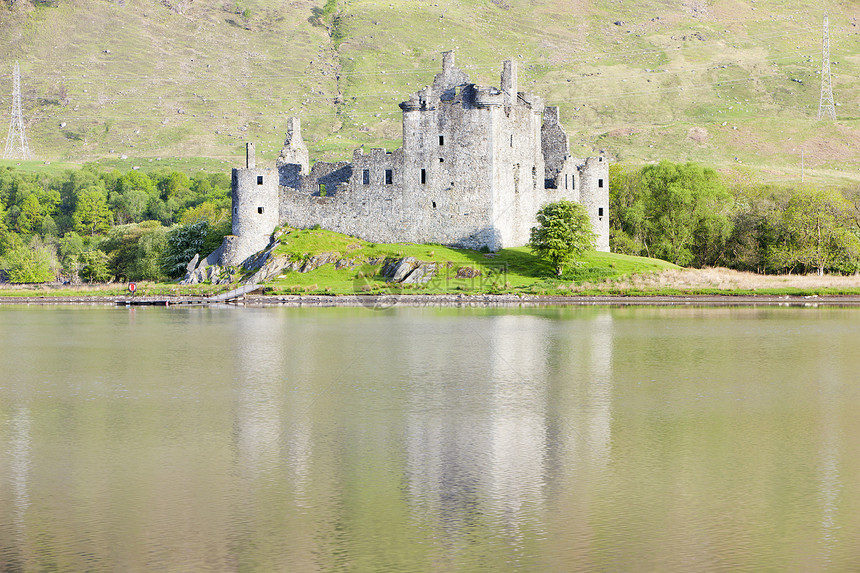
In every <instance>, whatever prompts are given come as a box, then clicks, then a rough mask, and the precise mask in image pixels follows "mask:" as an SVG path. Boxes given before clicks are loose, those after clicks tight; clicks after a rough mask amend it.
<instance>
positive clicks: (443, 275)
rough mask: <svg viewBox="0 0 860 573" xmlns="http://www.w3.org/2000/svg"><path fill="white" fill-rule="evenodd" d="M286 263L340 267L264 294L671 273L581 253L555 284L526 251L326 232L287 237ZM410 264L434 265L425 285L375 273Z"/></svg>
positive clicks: (483, 288)
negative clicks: (325, 257) (400, 262)
mask: <svg viewBox="0 0 860 573" xmlns="http://www.w3.org/2000/svg"><path fill="white" fill-rule="evenodd" d="M274 254H275V255H276V256H278V255H279V256H289V257H290V258H291V260H308V259H310V258H311V257H313V256H316V255H321V254H332V255H333V257H332V258H334V259H340V260H343V261H345V262H348V264H345V265H342V266H341V268H336V265H334V264H326V265H323V266H321V267H320V268H318V269H316V270H314V271H311V272H307V273H300V272H295V271H289V272H286V273H284V274H282V275H280V276H279V277H277V278H276V279H274V280H272V281H270V282H269V283H267V284H266V285H265V286H266V292H267V293H271V294H286V293H294V294H295V293H317V294H320V293H328V294H353V293H374V292H386V293H391V292H395V293H397V292H409V293H412V294H451V293H464V294H478V293H536V292H542V291H545V290H555V289H556V288H557V287H558V285H568V284H571V283H573V284H582V283H584V282H594V281H603V280H611V279H620V278H623V277H625V276H629V275H630V274H632V273H648V272H653V271H659V270H664V269H673V268H678V267H676V266H675V265H672V264H671V263H667V262H665V261H659V260H656V259H646V258H643V257H631V256H627V255H618V254H613V253H598V252H591V253H588V254H587V255H586V256H585V257H583V259H582V260H581V261H579V262H578V263H577V264H576V265H575V266H573V267H571V268H570V269H568V270H567V271H566V272H565V274H564V275H563V276H562V277H560V278H559V277H555V276H554V272H553V269H552V267H551V266H550V265H549V264H548V263H546V262H545V261H542V260H540V259H539V258H537V257H536V256H534V255H533V254H531V252H529V250H528V249H527V248H526V247H518V248H513V249H502V250H500V251H499V252H497V253H482V252H479V251H473V250H468V249H452V248H450V247H445V246H442V245H433V244H430V245H418V244H409V243H398V244H376V243H370V242H367V241H363V240H360V239H356V238H354V237H348V236H346V235H341V234H339V233H333V232H331V231H325V230H322V229H318V230H310V229H308V230H294V231H291V232H290V233H288V234H286V235H284V236H283V237H282V244H281V245H279V246H278V247H277V249H276V250H275V253H274ZM404 257H414V258H415V259H417V260H418V261H421V262H424V263H435V264H436V269H437V270H436V274H435V275H434V276H433V278H432V279H431V280H430V281H429V282H427V283H426V284H394V283H390V282H387V281H386V279H385V278H384V277H383V276H382V275H381V274H380V273H381V270H382V267H383V266H384V264H385V261H391V260H397V259H402V258H404Z"/></svg>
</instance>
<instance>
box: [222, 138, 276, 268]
mask: <svg viewBox="0 0 860 573" xmlns="http://www.w3.org/2000/svg"><path fill="white" fill-rule="evenodd" d="M232 200H233V211H232V217H233V235H234V236H235V237H236V238H235V239H234V240H233V241H231V243H232V244H231V247H230V253H229V254H228V253H224V254H223V255H222V262H223V264H227V265H238V264H241V263H243V262H244V261H245V260H246V259H247V258H248V257H250V256H251V255H253V254H255V253H257V252H258V251H261V250H262V249H265V248H266V247H267V246H268V244H269V239H270V237H271V235H272V231H273V230H274V229H275V227H277V226H278V223H279V222H280V202H279V200H278V172H277V170H275V169H274V168H266V167H263V168H258V167H256V161H255V157H254V144H253V143H248V147H247V159H246V161H245V167H244V168H236V169H233V181H232Z"/></svg>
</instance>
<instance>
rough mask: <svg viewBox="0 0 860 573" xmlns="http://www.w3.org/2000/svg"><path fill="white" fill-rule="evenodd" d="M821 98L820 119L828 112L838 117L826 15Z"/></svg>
mask: <svg viewBox="0 0 860 573" xmlns="http://www.w3.org/2000/svg"><path fill="white" fill-rule="evenodd" d="M821 52H822V56H821V99H819V100H818V119H821V116H822V115H823V114H827V116H829V117H830V119H836V104H834V103H833V86H832V85H831V84H830V24H829V22H828V19H827V14H825V15H824V39H823V41H822V48H821Z"/></svg>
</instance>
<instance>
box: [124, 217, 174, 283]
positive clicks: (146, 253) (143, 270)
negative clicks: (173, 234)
mask: <svg viewBox="0 0 860 573" xmlns="http://www.w3.org/2000/svg"><path fill="white" fill-rule="evenodd" d="M165 249H167V229H166V228H165V227H162V226H160V225H159V226H157V227H152V228H151V229H149V230H148V231H147V232H145V233H144V234H142V235H141V236H140V240H138V242H137V256H136V257H135V262H134V265H132V267H131V269H130V271H129V278H130V279H132V280H141V281H143V280H148V281H164V280H166V279H167V274H165V272H164V269H163V267H162V266H161V259H162V255H163V253H164V251H165Z"/></svg>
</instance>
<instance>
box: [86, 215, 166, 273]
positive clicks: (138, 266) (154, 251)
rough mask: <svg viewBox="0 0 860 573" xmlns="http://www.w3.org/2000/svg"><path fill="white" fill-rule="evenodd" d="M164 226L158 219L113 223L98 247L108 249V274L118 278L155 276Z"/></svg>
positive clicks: (159, 258)
mask: <svg viewBox="0 0 860 573" xmlns="http://www.w3.org/2000/svg"><path fill="white" fill-rule="evenodd" d="M166 236H167V230H166V229H165V228H164V227H162V226H161V224H159V223H158V221H146V222H143V223H139V224H129V225H119V226H116V227H113V228H112V229H111V230H110V231H109V232H108V236H107V239H106V240H105V241H104V243H102V244H101V245H100V249H101V250H103V251H105V252H106V253H108V255H109V257H110V260H109V263H108V267H109V270H110V272H111V274H112V275H113V276H115V277H117V278H118V279H128V280H159V279H162V278H164V277H165V274H164V272H163V270H162V269H161V265H160V262H161V254H162V252H163V251H164V249H165V248H166V247H167V239H166Z"/></svg>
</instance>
